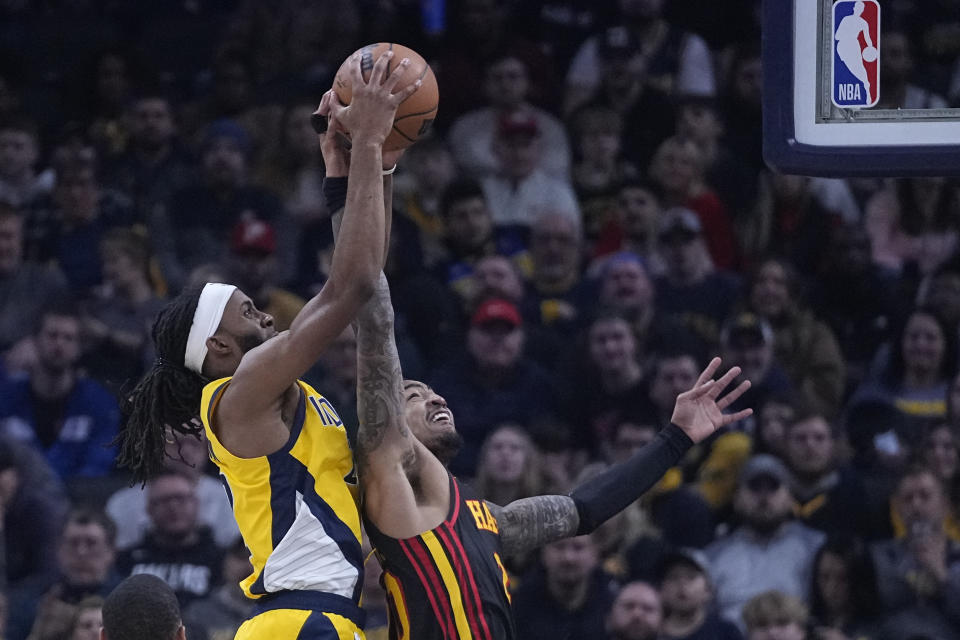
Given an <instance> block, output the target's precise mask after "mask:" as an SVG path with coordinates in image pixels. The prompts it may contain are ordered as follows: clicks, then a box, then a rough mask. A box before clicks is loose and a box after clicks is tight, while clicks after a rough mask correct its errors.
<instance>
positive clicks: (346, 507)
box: [201, 378, 363, 603]
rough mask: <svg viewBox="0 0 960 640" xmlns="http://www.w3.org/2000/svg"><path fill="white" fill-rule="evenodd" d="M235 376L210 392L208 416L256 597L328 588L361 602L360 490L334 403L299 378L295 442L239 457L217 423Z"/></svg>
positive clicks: (204, 414)
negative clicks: (213, 424) (226, 445)
mask: <svg viewBox="0 0 960 640" xmlns="http://www.w3.org/2000/svg"><path fill="white" fill-rule="evenodd" d="M229 384H230V378H223V379H221V380H216V381H214V382H211V383H210V384H208V385H207V386H206V387H205V388H204V390H203V398H202V404H201V418H202V420H203V426H204V429H205V430H206V433H207V438H208V439H209V441H210V457H211V459H212V460H213V461H214V463H216V465H217V467H219V468H220V475H221V478H222V479H223V481H224V485H225V486H226V488H227V494H228V496H229V497H230V503H231V505H232V506H233V514H234V517H235V518H236V520H237V525H238V526H239V527H240V533H241V534H242V535H243V541H244V543H245V544H246V545H247V548H248V549H249V550H250V554H251V558H250V561H251V563H252V564H253V573H251V574H250V575H249V576H248V577H247V578H245V579H244V580H243V581H242V582H241V583H240V586H241V588H242V589H243V591H244V593H245V594H247V596H248V597H250V598H259V597H260V596H262V595H265V594H270V593H275V592H278V591H287V590H297V591H301V590H310V591H322V592H326V593H331V594H335V595H338V596H342V597H345V598H349V599H350V600H352V601H353V602H354V603H357V602H359V598H360V590H361V587H362V585H363V555H362V551H361V548H360V515H359V511H358V502H357V501H358V492H357V487H356V482H355V480H354V479H353V477H354V476H353V456H352V454H351V451H350V445H349V444H348V443H347V434H346V430H345V429H344V427H343V422H342V421H341V420H340V417H339V416H338V415H337V412H336V411H335V410H334V408H333V406H332V405H331V404H330V402H329V401H328V400H327V399H326V398H324V397H323V396H322V395H320V394H319V393H317V392H316V391H315V390H314V389H313V388H311V387H310V385H308V384H306V383H304V382H302V381H298V383H297V384H298V386H299V387H300V402H299V404H298V406H297V411H296V415H295V418H294V423H293V427H292V428H291V430H290V439H289V440H288V441H287V444H286V445H285V446H284V447H283V448H282V449H280V450H279V451H277V452H275V453H272V454H270V455H268V456H261V457H258V458H238V457H236V456H234V455H233V454H231V453H230V452H229V451H227V450H226V449H225V448H224V447H223V445H222V444H221V443H220V441H219V440H218V439H217V436H216V435H215V434H214V433H213V430H212V429H211V428H210V419H211V416H212V415H213V411H214V410H215V409H216V406H217V402H218V401H219V399H220V397H221V394H222V392H223V390H224V389H226V387H227V385H229Z"/></svg>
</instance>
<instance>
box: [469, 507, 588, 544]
mask: <svg viewBox="0 0 960 640" xmlns="http://www.w3.org/2000/svg"><path fill="white" fill-rule="evenodd" d="M487 505H488V506H489V507H490V511H491V512H492V513H493V517H494V518H496V520H497V524H498V526H499V528H500V543H501V544H502V545H503V553H504V555H507V556H519V555H523V554H524V553H526V552H527V551H530V550H532V549H536V548H537V547H541V546H543V545H545V544H547V543H548V542H553V541H554V540H560V539H562V538H569V537H570V536H572V535H574V534H576V532H577V527H578V526H579V525H580V517H579V515H577V505H576V504H575V503H574V501H573V498H571V497H569V496H536V497H533V498H524V499H522V500H516V501H514V502H511V503H510V504H508V505H507V506H505V507H499V506H497V505H495V504H493V503H490V502H488V503H487Z"/></svg>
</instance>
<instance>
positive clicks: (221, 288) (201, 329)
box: [183, 282, 237, 373]
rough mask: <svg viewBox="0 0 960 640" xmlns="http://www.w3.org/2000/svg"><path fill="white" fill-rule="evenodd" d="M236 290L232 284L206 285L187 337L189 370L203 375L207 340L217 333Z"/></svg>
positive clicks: (184, 358)
mask: <svg viewBox="0 0 960 640" xmlns="http://www.w3.org/2000/svg"><path fill="white" fill-rule="evenodd" d="M236 289H237V288H236V287H235V286H233V285H232V284H219V283H217V282H208V283H207V284H206V285H204V287H203V291H202V292H201V293H200V301H199V302H197V311H196V313H194V314H193V324H192V325H190V335H188V336H187V349H186V351H185V352H184V354H183V366H185V367H186V368H187V369H190V370H191V371H194V372H196V373H201V370H202V369H203V360H204V358H206V357H207V338H209V337H210V336H212V335H213V334H214V333H216V332H217V327H219V326H220V319H221V318H223V310H224V309H226V307H227V302H229V300H230V296H232V295H233V292H234V291H236Z"/></svg>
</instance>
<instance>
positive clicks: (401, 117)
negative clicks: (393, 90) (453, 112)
mask: <svg viewBox="0 0 960 640" xmlns="http://www.w3.org/2000/svg"><path fill="white" fill-rule="evenodd" d="M409 99H410V98H407V100H409ZM404 102H406V100H405V101H404ZM401 104H402V103H401ZM439 106H440V105H439V103H438V104H435V105H433V106H432V107H430V108H429V109H427V110H426V111H418V112H416V113H406V114H404V115H402V116H400V117H399V118H397V119H396V120H394V123H397V122H400V121H401V120H406V119H407V118H415V117H416V116H425V115H429V114H431V113H433V112H434V111H436V110H437V107H439Z"/></svg>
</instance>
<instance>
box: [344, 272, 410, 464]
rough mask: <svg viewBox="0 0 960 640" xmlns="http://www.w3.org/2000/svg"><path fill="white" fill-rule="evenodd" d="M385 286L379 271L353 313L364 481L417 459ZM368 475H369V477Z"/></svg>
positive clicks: (360, 460)
mask: <svg viewBox="0 0 960 640" xmlns="http://www.w3.org/2000/svg"><path fill="white" fill-rule="evenodd" d="M393 317H394V316H393V306H392V305H391V303H390V288H389V287H388V286H387V278H386V276H384V275H383V274H382V273H381V274H380V280H379V282H378V284H377V287H376V289H375V290H374V294H373V297H372V298H371V299H370V302H368V303H367V305H366V306H365V307H364V308H363V310H362V311H361V312H360V315H359V316H358V317H357V321H356V328H357V415H358V416H359V419H360V429H359V432H358V434H357V450H356V451H355V455H356V459H357V470H358V473H359V474H360V476H361V478H363V479H364V480H365V481H366V480H367V479H368V478H371V477H376V476H380V475H387V474H394V473H403V472H404V470H405V469H409V468H410V467H411V466H412V464H413V463H414V461H415V460H416V453H415V448H414V437H413V436H412V435H411V434H410V430H409V429H408V428H407V425H406V421H405V420H404V412H403V408H404V407H403V372H402V371H401V369H400V357H399V355H398V354H397V344H396V340H395V338H394V331H393ZM371 479H372V478H371Z"/></svg>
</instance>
